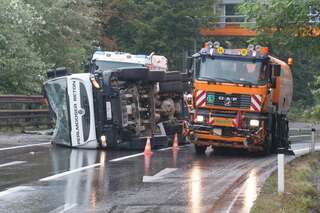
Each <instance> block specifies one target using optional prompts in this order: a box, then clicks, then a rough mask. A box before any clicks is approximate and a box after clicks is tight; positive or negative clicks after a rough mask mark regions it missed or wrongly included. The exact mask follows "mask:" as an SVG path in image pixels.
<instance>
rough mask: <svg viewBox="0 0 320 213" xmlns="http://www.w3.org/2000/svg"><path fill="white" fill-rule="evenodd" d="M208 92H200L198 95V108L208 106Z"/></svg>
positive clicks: (196, 100) (196, 99)
mask: <svg viewBox="0 0 320 213" xmlns="http://www.w3.org/2000/svg"><path fill="white" fill-rule="evenodd" d="M206 97H207V95H206V92H205V91H203V90H198V91H197V93H196V98H195V102H196V107H203V106H205V105H206Z"/></svg>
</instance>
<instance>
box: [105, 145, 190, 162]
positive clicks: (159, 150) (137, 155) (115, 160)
mask: <svg viewBox="0 0 320 213" xmlns="http://www.w3.org/2000/svg"><path fill="white" fill-rule="evenodd" d="M187 146H190V144H187V145H183V146H180V148H182V147H187ZM171 149H172V147H167V148H163V149H157V150H154V151H155V152H162V151H166V150H171ZM142 155H144V153H143V152H141V153H138V154H134V155H128V156H124V157H121V158H115V159H112V160H110V162H118V161H122V160H127V159H130V158H135V157H139V156H142Z"/></svg>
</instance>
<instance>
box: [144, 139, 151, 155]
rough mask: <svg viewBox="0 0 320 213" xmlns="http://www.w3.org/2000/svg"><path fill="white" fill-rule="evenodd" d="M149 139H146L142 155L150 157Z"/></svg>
mask: <svg viewBox="0 0 320 213" xmlns="http://www.w3.org/2000/svg"><path fill="white" fill-rule="evenodd" d="M152 154H153V153H152V151H151V141H150V137H147V143H146V146H145V148H144V155H152Z"/></svg>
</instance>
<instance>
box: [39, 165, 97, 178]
mask: <svg viewBox="0 0 320 213" xmlns="http://www.w3.org/2000/svg"><path fill="white" fill-rule="evenodd" d="M100 165H101V163H96V164H92V165H89V166H85V167H81V168H78V169H74V170H70V171H67V172H63V173H59V174H56V175H52V176H49V177H46V178H42V179H40V180H39V181H50V180H54V179H58V178H61V177H63V176H66V175H70V174H73V173H76V172H81V171H83V170H87V169H91V168H94V167H98V166H100Z"/></svg>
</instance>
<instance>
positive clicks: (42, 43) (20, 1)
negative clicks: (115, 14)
mask: <svg viewBox="0 0 320 213" xmlns="http://www.w3.org/2000/svg"><path fill="white" fill-rule="evenodd" d="M100 6H101V0H91V1H85V0H73V1H68V0H56V1H51V0H42V1H37V0H0V17H1V18H0V94H1V93H2V94H8V93H14V94H38V93H40V92H41V87H42V86H41V84H42V82H43V80H44V76H45V72H46V70H47V69H48V68H52V67H59V66H66V67H69V68H71V69H72V70H73V71H75V72H80V71H82V69H83V68H82V63H83V61H84V60H86V58H87V56H89V55H90V53H92V50H93V48H94V46H95V44H97V43H98V42H97V41H98V38H99V35H98V32H99V30H98V19H97V17H98V9H99V7H100Z"/></svg>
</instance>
